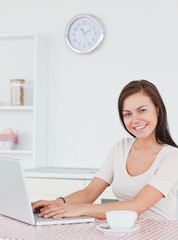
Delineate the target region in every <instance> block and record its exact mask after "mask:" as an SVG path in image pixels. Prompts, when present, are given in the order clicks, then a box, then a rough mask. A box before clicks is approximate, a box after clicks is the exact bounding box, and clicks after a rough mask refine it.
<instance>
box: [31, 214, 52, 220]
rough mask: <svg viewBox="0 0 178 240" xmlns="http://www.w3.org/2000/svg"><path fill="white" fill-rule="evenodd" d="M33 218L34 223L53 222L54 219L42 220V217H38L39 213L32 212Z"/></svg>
mask: <svg viewBox="0 0 178 240" xmlns="http://www.w3.org/2000/svg"><path fill="white" fill-rule="evenodd" d="M33 214H34V218H35V221H36V222H45V221H48V222H49V221H54V218H43V217H39V216H38V215H39V212H34V213H33Z"/></svg>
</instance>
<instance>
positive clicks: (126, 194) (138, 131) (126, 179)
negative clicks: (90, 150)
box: [32, 80, 178, 220]
mask: <svg viewBox="0 0 178 240" xmlns="http://www.w3.org/2000/svg"><path fill="white" fill-rule="evenodd" d="M118 108H119V115H120V119H121V121H122V123H123V125H124V127H125V129H126V130H127V131H128V132H129V133H130V134H131V135H132V138H124V139H122V140H121V141H119V142H118V143H116V144H115V145H114V147H113V148H112V149H111V151H110V153H109V154H108V156H107V159H106V161H105V162H104V164H103V166H102V168H101V169H100V170H99V172H98V173H97V175H96V177H95V178H94V179H93V180H92V181H91V183H90V184H89V185H88V186H87V187H86V188H85V189H83V190H81V191H78V192H75V193H73V194H71V195H69V196H66V197H65V198H58V199H56V200H54V201H42V200H41V201H37V202H34V203H32V207H33V209H36V208H38V207H41V210H40V216H42V217H45V218H48V217H53V218H60V217H69V216H79V215H88V216H93V217H97V218H105V217H106V212H107V211H111V210H134V211H136V212H137V213H138V215H141V216H142V217H148V218H155V219H171V220H174V219H175V205H176V194H177V188H178V148H177V145H176V144H175V142H174V141H173V140H172V138H171V136H170V133H169V130H168V125H167V114H166V109H165V106H164V103H163V100H162V98H161V96H160V94H159V92H158V90H157V88H156V87H155V86H154V85H153V84H152V83H150V82H148V81H146V80H140V81H132V82H130V83H129V84H127V85H126V86H125V87H124V88H123V90H122V91H121V94H120V97H119V101H118ZM111 184H112V188H113V192H114V194H115V195H116V197H117V198H118V200H119V201H118V202H112V203H105V204H93V202H94V201H95V200H96V199H97V198H98V197H99V196H100V194H101V193H102V192H103V191H104V190H105V189H106V188H107V187H108V186H109V185H111Z"/></svg>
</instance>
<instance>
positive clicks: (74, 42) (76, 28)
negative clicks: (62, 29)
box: [66, 14, 104, 53]
mask: <svg viewBox="0 0 178 240" xmlns="http://www.w3.org/2000/svg"><path fill="white" fill-rule="evenodd" d="M103 38H104V30H103V27H102V25H101V23H100V22H99V20H98V19H97V18H95V17H94V16H91V15H88V14H81V15H78V16H76V17H75V18H73V19H72V20H71V21H70V22H69V24H68V26H67V31H66V40H67V43H68V45H69V46H70V48H71V49H72V50H74V51H75V52H78V53H90V52H92V51H93V50H95V49H96V48H97V47H98V46H99V45H100V43H101V42H102V40H103Z"/></svg>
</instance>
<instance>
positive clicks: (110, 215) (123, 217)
mask: <svg viewBox="0 0 178 240" xmlns="http://www.w3.org/2000/svg"><path fill="white" fill-rule="evenodd" d="M106 219H107V222H108V224H109V226H110V228H112V229H123V228H124V229H125V228H131V227H133V225H134V223H135V220H136V219H137V212H135V211H109V212H106Z"/></svg>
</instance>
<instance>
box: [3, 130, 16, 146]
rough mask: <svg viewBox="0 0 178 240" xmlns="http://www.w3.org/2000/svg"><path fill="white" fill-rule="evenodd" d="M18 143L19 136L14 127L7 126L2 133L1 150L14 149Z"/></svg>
mask: <svg viewBox="0 0 178 240" xmlns="http://www.w3.org/2000/svg"><path fill="white" fill-rule="evenodd" d="M17 143H18V137H17V135H16V134H15V133H14V132H13V130H12V128H7V129H5V130H4V131H3V132H1V133H0V150H12V149H13V148H14V146H15V145H16V144H17Z"/></svg>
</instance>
